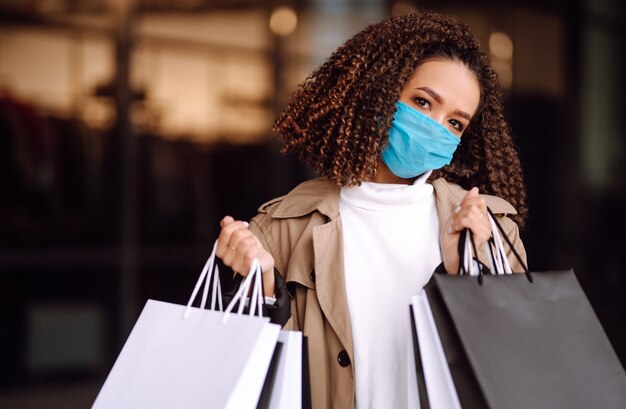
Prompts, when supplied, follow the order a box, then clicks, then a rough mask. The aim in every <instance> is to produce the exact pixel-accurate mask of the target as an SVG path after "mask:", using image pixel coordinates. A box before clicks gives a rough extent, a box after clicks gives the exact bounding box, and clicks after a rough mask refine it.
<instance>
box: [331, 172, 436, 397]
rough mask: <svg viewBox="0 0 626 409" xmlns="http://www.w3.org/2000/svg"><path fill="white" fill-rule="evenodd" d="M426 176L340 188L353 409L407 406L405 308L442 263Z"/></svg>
mask: <svg viewBox="0 0 626 409" xmlns="http://www.w3.org/2000/svg"><path fill="white" fill-rule="evenodd" d="M428 176H430V172H428V173H426V174H424V175H422V176H421V177H420V178H418V179H417V180H416V181H415V183H414V184H413V185H397V184H381V183H372V182H365V183H362V184H361V186H357V187H344V188H343V189H342V190H341V200H340V204H339V209H340V214H341V219H342V226H343V245H344V262H345V280H346V292H347V297H348V308H349V310H350V322H351V326H352V338H353V346H354V357H353V361H354V362H353V364H354V371H355V376H356V408H357V409H367V408H405V407H406V406H407V369H408V367H407V365H414V363H413V362H408V359H407V347H408V343H409V342H410V336H411V333H410V328H411V327H410V325H411V324H410V319H409V304H410V302H411V296H413V295H415V294H417V293H418V292H419V290H420V289H421V288H423V286H424V285H425V284H426V283H427V282H428V280H429V279H430V277H431V275H432V273H433V271H434V269H435V268H436V267H437V266H438V265H439V263H441V252H440V248H439V222H438V218H437V211H436V208H435V198H434V193H433V187H432V185H430V184H428V183H426V179H427V178H428Z"/></svg>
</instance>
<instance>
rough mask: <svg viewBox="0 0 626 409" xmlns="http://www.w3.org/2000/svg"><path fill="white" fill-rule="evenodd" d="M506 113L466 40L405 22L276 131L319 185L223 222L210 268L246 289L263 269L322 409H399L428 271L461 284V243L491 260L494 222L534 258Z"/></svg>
mask: <svg viewBox="0 0 626 409" xmlns="http://www.w3.org/2000/svg"><path fill="white" fill-rule="evenodd" d="M500 98H501V93H500V89H499V86H498V82H497V77H496V75H495V73H494V71H493V70H492V69H491V68H490V67H489V64H488V59H487V57H486V56H485V55H484V54H483V53H482V52H481V51H480V49H479V43H478V40H477V39H476V38H475V37H474V35H473V34H472V33H471V32H470V30H469V29H468V27H467V26H465V25H464V24H462V23H461V22H459V21H458V20H456V19H454V18H452V17H449V16H444V15H439V14H424V15H407V16H399V17H393V18H390V19H388V20H385V21H383V22H381V23H378V24H374V25H372V26H370V27H368V28H366V29H365V30H364V31H362V32H361V33H359V34H357V35H356V36H354V37H353V38H352V39H350V40H348V41H347V42H346V43H345V44H344V45H343V46H341V47H340V48H339V49H338V50H337V51H336V52H335V53H334V54H333V55H332V56H331V57H330V58H329V59H328V61H326V63H324V64H323V65H322V66H321V67H320V68H318V69H317V70H316V71H315V72H314V73H313V74H312V75H311V76H310V77H309V78H308V79H307V80H306V81H305V82H304V84H303V85H301V87H300V88H299V90H298V92H297V93H296V95H295V96H294V98H293V99H292V101H291V103H290V104H289V105H288V107H287V108H286V109H285V111H284V112H283V113H282V115H281V116H280V117H279V118H278V120H277V121H276V124H275V127H274V132H275V133H276V134H277V135H278V136H280V137H282V138H283V140H284V148H283V150H284V152H295V153H297V154H298V155H299V156H300V158H301V159H302V160H304V161H305V162H306V163H307V164H309V165H310V166H311V167H312V168H313V169H314V170H315V171H317V172H318V173H319V174H320V175H321V176H322V177H321V178H319V179H315V180H312V181H307V182H304V183H302V184H301V185H299V186H298V187H296V188H295V189H294V190H293V191H291V192H290V193H289V194H287V195H286V196H283V197H281V198H278V199H275V200H273V201H270V202H268V203H266V204H264V205H263V206H261V208H260V209H259V214H258V215H257V216H256V217H255V218H253V219H252V221H251V222H250V224H248V223H246V222H242V221H235V220H233V219H232V218H231V217H228V216H227V217H225V218H224V219H223V220H222V223H221V225H222V230H221V233H220V236H219V246H218V249H217V255H218V256H219V257H220V258H221V259H222V260H223V262H224V264H226V265H227V266H230V267H231V268H232V269H233V270H234V271H235V272H238V273H240V274H242V275H243V274H246V273H247V271H248V268H249V266H250V265H251V262H252V260H253V259H254V258H257V259H259V261H260V263H261V267H262V270H263V273H264V274H263V279H264V289H265V294H266V295H268V296H272V295H276V298H277V300H276V303H275V305H274V306H273V314H274V320H275V321H278V322H281V323H284V321H286V324H285V327H286V328H287V329H295V330H301V331H303V332H304V334H305V335H306V336H308V338H309V359H310V367H311V393H312V402H313V407H315V408H330V407H333V408H352V407H354V406H355V405H356V407H358V408H370V407H371V408H378V407H394V408H395V407H403V406H406V391H407V388H408V385H407V382H406V373H407V369H408V367H407V366H408V365H410V364H411V363H409V362H407V359H406V350H407V343H408V342H409V334H410V333H409V329H410V326H409V325H410V322H409V317H408V315H409V314H408V308H407V305H408V304H409V302H410V297H411V295H413V294H416V293H417V292H418V291H419V290H420V289H421V288H422V287H423V286H424V285H425V284H426V283H427V282H428V280H429V279H430V277H431V275H432V273H433V271H435V270H437V271H439V272H447V273H449V274H455V273H457V271H458V266H459V257H458V253H457V248H458V247H457V246H458V241H459V235H460V232H461V231H462V230H463V229H469V230H470V231H471V232H472V233H473V237H474V240H475V243H476V245H477V247H478V248H482V245H483V244H484V243H485V242H486V240H488V238H489V236H490V231H491V229H490V225H489V222H488V218H487V207H489V208H491V209H492V210H493V212H494V213H495V214H496V215H497V217H498V218H499V220H500V222H501V224H502V225H503V227H504V228H505V230H506V232H507V235H508V236H509V238H510V239H511V241H512V243H513V245H514V246H515V247H516V249H517V251H518V252H519V253H520V254H522V256H523V257H525V252H524V249H523V245H522V243H521V241H520V239H519V234H518V224H522V223H523V222H524V218H525V216H526V205H525V192H524V186H523V180H522V173H521V169H520V163H519V159H518V157H517V153H516V150H515V147H514V145H513V143H512V141H511V137H510V134H509V131H508V127H507V124H506V123H505V121H504V118H503V115H502V107H501V102H500ZM453 154H454V156H453ZM465 189H469V191H467V190H465ZM479 190H480V192H482V193H486V194H483V195H479ZM516 209H517V210H516ZM479 256H480V258H481V259H482V260H483V261H486V260H487V258H486V254H485V253H484V250H482V251H480V252H479ZM509 259H510V262H511V265H512V266H513V268H514V270H515V269H516V267H517V270H518V271H520V270H521V269H520V268H519V265H518V263H517V261H516V260H515V259H514V257H509ZM285 286H286V288H287V290H288V292H289V294H288V295H287V294H286V291H284V289H285ZM281 311H282V312H281ZM277 317H278V318H277Z"/></svg>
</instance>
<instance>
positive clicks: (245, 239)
mask: <svg viewBox="0 0 626 409" xmlns="http://www.w3.org/2000/svg"><path fill="white" fill-rule="evenodd" d="M220 226H221V227H222V230H221V231H220V235H219V237H218V242H217V249H216V252H215V254H216V255H217V257H219V258H220V259H221V260H222V262H223V263H224V264H225V265H226V266H228V267H230V268H231V269H232V270H233V271H235V272H237V273H239V274H241V275H242V276H244V277H245V276H246V275H248V272H249V271H250V267H251V266H252V262H253V261H254V259H255V258H256V259H258V260H259V263H260V264H261V271H262V272H263V288H264V290H265V295H266V296H273V295H274V257H272V255H271V254H270V253H269V252H268V251H267V250H265V248H264V247H263V245H262V244H261V242H260V241H259V239H258V238H257V237H256V236H255V235H254V234H252V232H251V231H250V229H248V226H249V224H248V222H244V221H241V220H235V219H233V218H232V217H230V216H226V217H224V218H223V219H222V221H221V222H220Z"/></svg>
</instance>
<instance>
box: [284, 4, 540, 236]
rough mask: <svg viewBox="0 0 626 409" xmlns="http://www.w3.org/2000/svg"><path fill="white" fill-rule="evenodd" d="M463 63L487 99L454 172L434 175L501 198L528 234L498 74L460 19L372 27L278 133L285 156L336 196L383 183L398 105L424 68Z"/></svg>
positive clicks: (347, 47)
mask: <svg viewBox="0 0 626 409" xmlns="http://www.w3.org/2000/svg"><path fill="white" fill-rule="evenodd" d="M433 57H444V58H449V59H452V60H457V61H460V62H462V63H463V64H464V65H465V66H466V67H468V69H470V70H471V71H472V72H473V73H474V74H475V75H476V78H477V80H478V83H479V87H480V91H481V98H480V104H479V108H478V112H476V114H475V115H474V118H473V119H472V121H471V123H470V125H469V126H468V127H467V129H466V130H465V131H464V133H463V136H462V138H461V144H460V145H459V147H458V149H457V151H456V152H455V154H454V157H453V160H452V162H451V163H450V165H448V166H446V167H444V168H442V169H439V170H437V171H435V172H433V175H432V176H431V178H436V177H444V178H445V179H446V180H448V181H451V182H454V183H457V184H459V185H461V186H462V187H464V188H465V189H470V188H471V187H472V186H477V187H478V188H479V189H480V191H481V193H486V194H491V195H495V196H499V197H501V198H503V199H505V200H507V201H508V202H509V203H511V204H512V205H513V206H514V207H515V208H516V209H517V211H518V214H517V216H516V217H515V221H516V222H517V223H518V224H520V225H521V226H523V224H524V222H525V219H526V215H527V211H528V209H527V207H526V191H525V188H524V180H523V176H522V170H521V165H520V161H519V157H518V153H517V149H516V148H515V145H514V144H513V141H512V139H511V133H510V131H509V127H508V125H507V123H506V121H505V119H504V115H503V109H502V102H501V101H502V92H501V89H500V85H499V83H498V78H497V75H496V73H495V72H494V71H493V69H492V68H491V67H490V65H489V61H488V58H487V56H486V55H485V54H484V53H483V52H482V51H481V49H480V44H479V41H478V39H477V38H476V36H474V34H473V33H472V32H471V30H470V29H469V27H468V26H467V25H465V24H464V23H462V22H460V21H459V20H457V19H456V18H454V17H451V16H447V15H443V14H438V13H427V14H422V15H416V14H409V15H402V16H396V17H392V18H389V19H387V20H384V21H382V22H380V23H377V24H373V25H370V26H369V27H367V28H365V29H364V30H363V31H361V32H360V33H358V34H356V35H355V36H354V37H352V38H351V39H349V40H348V41H347V42H346V43H345V44H343V45H342V46H341V47H339V48H338V49H337V50H336V51H335V52H334V53H333V54H332V55H331V56H330V57H329V58H328V60H326V62H325V63H324V64H323V65H322V66H320V67H319V68H318V69H316V70H315V71H314V72H313V73H312V74H311V75H310V76H309V77H308V78H307V79H306V80H305V81H304V82H303V83H302V84H301V85H300V86H299V88H298V90H297V91H296V93H295V94H294V95H293V96H292V97H291V99H290V102H289V104H288V105H287V107H286V108H285V110H284V111H283V112H282V113H281V115H280V116H279V117H278V119H277V120H276V122H275V124H274V128H273V131H274V134H275V135H277V136H278V137H280V138H282V140H283V148H282V152H283V153H289V152H293V153H296V154H297V155H298V156H299V157H300V159H301V160H303V161H304V162H305V163H307V164H308V165H309V166H311V168H313V170H315V171H316V172H317V173H318V174H320V175H322V176H325V177H327V178H328V179H329V180H330V181H332V182H334V183H335V184H337V185H338V186H344V185H351V186H353V185H357V184H360V183H361V182H362V181H367V180H369V179H370V178H372V177H373V176H374V174H375V169H376V166H377V161H378V159H379V158H380V155H381V152H382V151H383V149H384V148H385V147H386V145H387V143H388V139H389V128H390V127H391V124H392V121H393V116H394V114H395V104H396V102H397V101H398V100H399V99H400V95H401V92H402V89H403V87H404V85H405V84H406V82H407V80H408V79H409V77H410V76H411V74H413V72H414V71H415V69H416V68H417V67H418V66H419V65H420V64H421V63H422V62H423V61H425V60H427V59H429V58H433Z"/></svg>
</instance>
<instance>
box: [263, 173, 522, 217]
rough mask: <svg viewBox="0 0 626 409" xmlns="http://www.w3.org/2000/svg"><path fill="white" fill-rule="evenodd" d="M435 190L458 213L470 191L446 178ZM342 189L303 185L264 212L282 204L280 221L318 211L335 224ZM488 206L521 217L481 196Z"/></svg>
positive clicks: (318, 182)
mask: <svg viewBox="0 0 626 409" xmlns="http://www.w3.org/2000/svg"><path fill="white" fill-rule="evenodd" d="M430 183H431V184H432V185H433V187H434V189H435V197H436V200H437V208H438V209H442V208H445V209H450V208H452V209H454V208H455V207H456V206H458V204H459V203H460V202H461V200H462V199H463V197H464V196H465V194H467V190H465V189H463V188H462V187H461V186H459V185H457V184H454V183H449V182H447V181H446V180H445V179H443V178H438V179H435V180H433V181H430ZM339 192H340V188H339V187H338V186H336V185H334V184H333V183H331V182H329V181H328V180H327V179H326V178H317V179H313V180H309V181H306V182H304V183H301V184H300V185H298V186H297V187H296V188H294V189H293V190H292V191H291V192H289V193H288V194H287V195H285V196H282V197H279V198H277V199H274V200H272V201H270V202H267V203H265V204H264V205H263V206H261V208H260V209H259V210H260V211H263V210H264V209H265V208H266V207H267V206H268V205H270V204H273V203H275V202H277V201H279V202H280V203H279V204H278V207H277V208H276V210H275V212H274V213H273V215H272V216H273V217H274V218H277V219H286V218H291V217H301V216H304V215H307V214H309V213H311V212H313V211H318V212H320V213H321V214H323V215H325V216H326V217H328V218H329V219H330V220H334V219H336V218H337V217H338V216H339ZM481 197H483V198H484V199H485V201H486V202H487V206H488V207H489V208H491V210H492V211H493V212H494V213H495V214H517V211H516V210H515V208H514V207H513V206H512V205H511V204H510V203H509V202H507V201H506V200H504V199H501V198H499V197H496V196H492V195H481Z"/></svg>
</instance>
